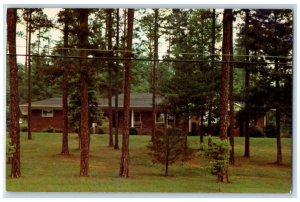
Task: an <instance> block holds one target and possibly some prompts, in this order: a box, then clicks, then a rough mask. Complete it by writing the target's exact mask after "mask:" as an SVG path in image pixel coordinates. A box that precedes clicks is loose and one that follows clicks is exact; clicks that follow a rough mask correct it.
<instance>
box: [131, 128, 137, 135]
mask: <svg viewBox="0 0 300 202" xmlns="http://www.w3.org/2000/svg"><path fill="white" fill-rule="evenodd" d="M137 134H138V131H137V129H135V128H129V135H137Z"/></svg>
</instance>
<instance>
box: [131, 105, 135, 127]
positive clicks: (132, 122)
mask: <svg viewBox="0 0 300 202" xmlns="http://www.w3.org/2000/svg"><path fill="white" fill-rule="evenodd" d="M131 128H134V110H133V109H132V110H131Z"/></svg>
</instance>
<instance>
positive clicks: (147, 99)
mask: <svg viewBox="0 0 300 202" xmlns="http://www.w3.org/2000/svg"><path fill="white" fill-rule="evenodd" d="M123 101H124V94H120V95H119V101H118V105H119V127H120V128H121V127H122V124H123V118H124V113H123ZM162 103H163V99H162V97H160V96H157V97H156V106H157V107H156V112H157V113H156V127H157V128H160V127H165V126H174V125H175V118H174V117H173V116H171V115H168V114H167V113H166V110H165V109H164V107H163V105H162ZM98 106H99V107H100V108H101V109H102V111H103V113H104V116H107V117H108V99H107V98H100V99H99V105H98ZM112 106H113V116H114V106H115V97H112ZM27 108H28V104H27V103H26V104H21V105H20V110H21V113H22V115H23V116H25V117H26V116H27ZM31 114H32V118H31V119H32V123H31V127H32V131H35V132H38V131H42V130H43V129H45V128H48V127H52V128H55V129H62V128H63V112H62V98H61V97H56V98H49V99H45V100H40V101H36V102H32V103H31ZM114 126H115V121H114V117H113V127H114ZM130 127H133V128H136V129H137V130H138V132H139V133H140V134H146V133H148V134H150V133H151V129H152V94H150V93H131V94H130ZM70 131H74V130H73V129H72V128H70Z"/></svg>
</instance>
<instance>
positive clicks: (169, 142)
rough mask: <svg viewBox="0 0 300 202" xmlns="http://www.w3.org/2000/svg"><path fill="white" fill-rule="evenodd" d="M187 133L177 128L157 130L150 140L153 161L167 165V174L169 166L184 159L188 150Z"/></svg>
mask: <svg viewBox="0 0 300 202" xmlns="http://www.w3.org/2000/svg"><path fill="white" fill-rule="evenodd" d="M185 138H186V137H185V135H183V133H182V131H181V130H180V129H177V128H169V129H166V130H156V132H155V136H154V138H153V140H152V141H150V142H149V145H148V149H149V150H150V152H149V155H150V156H152V162H153V163H159V164H162V165H165V176H168V166H169V165H171V164H172V163H175V162H176V161H182V160H183V159H184V158H182V156H184V155H185V151H186V150H187V148H186V145H185Z"/></svg>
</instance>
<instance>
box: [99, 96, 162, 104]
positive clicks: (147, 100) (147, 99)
mask: <svg viewBox="0 0 300 202" xmlns="http://www.w3.org/2000/svg"><path fill="white" fill-rule="evenodd" d="M155 101H156V105H162V104H163V98H162V97H161V96H159V95H156V99H155ZM123 102H124V94H120V95H119V96H118V106H119V107H120V108H123ZM99 104H100V107H103V108H106V107H108V99H107V98H101V99H100V100H99ZM112 106H115V96H113V97H112ZM130 107H131V108H151V107H152V94H151V93H131V94H130Z"/></svg>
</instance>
